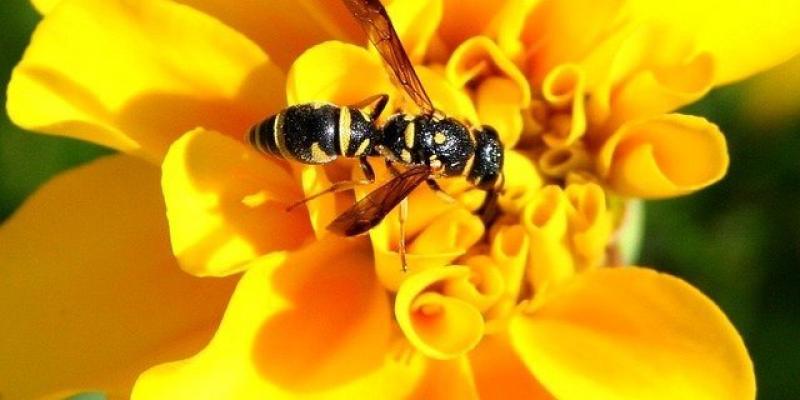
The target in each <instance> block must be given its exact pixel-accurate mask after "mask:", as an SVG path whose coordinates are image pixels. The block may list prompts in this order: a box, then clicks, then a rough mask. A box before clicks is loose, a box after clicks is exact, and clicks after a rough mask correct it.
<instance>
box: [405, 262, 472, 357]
mask: <svg viewBox="0 0 800 400" xmlns="http://www.w3.org/2000/svg"><path fill="white" fill-rule="evenodd" d="M469 276H470V270H469V268H467V267H462V266H448V267H439V268H431V269H427V270H425V271H421V272H418V273H416V274H414V275H411V276H409V277H408V279H406V280H405V281H404V282H403V284H402V285H401V286H400V289H399V290H398V291H397V297H396V298H395V318H396V319H397V323H398V325H399V326H400V329H401V330H402V331H403V333H404V334H405V335H406V338H408V341H409V342H410V343H411V344H412V345H414V347H415V348H416V349H417V350H419V351H420V352H422V353H423V354H425V355H426V356H428V357H431V358H434V359H439V360H448V359H453V358H456V357H458V356H460V355H462V354H465V353H466V352H468V351H469V350H471V349H472V348H473V347H475V346H476V345H477V344H478V342H479V341H480V340H481V337H482V336H483V329H484V325H483V316H481V313H480V311H479V310H478V309H477V308H476V307H475V305H473V304H471V303H469V302H468V301H466V300H464V299H461V298H456V297H449V296H446V295H443V294H441V293H437V292H435V291H431V286H434V285H437V284H443V283H445V282H447V281H452V280H463V279H469Z"/></svg>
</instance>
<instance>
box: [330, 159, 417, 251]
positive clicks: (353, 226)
mask: <svg viewBox="0 0 800 400" xmlns="http://www.w3.org/2000/svg"><path fill="white" fill-rule="evenodd" d="M428 175H430V169H429V168H428V167H427V166H418V167H414V168H410V169H408V170H405V171H403V172H402V173H401V174H400V175H397V176H396V177H394V179H392V180H390V181H389V182H387V183H386V184H384V185H383V186H381V187H379V188H377V189H375V190H373V191H372V192H370V193H369V194H368V195H367V196H366V197H364V198H363V199H361V200H359V201H358V202H357V203H356V204H353V206H352V207H350V208H348V209H347V211H345V212H344V213H342V214H341V215H339V216H338V217H337V218H336V219H335V220H333V222H331V223H330V225H328V230H330V231H332V232H334V233H337V234H339V235H343V236H355V235H359V234H362V233H364V232H366V231H368V230H370V229H372V228H373V227H375V225H378V223H380V222H381V221H382V220H383V218H384V217H386V214H388V213H389V212H390V211H392V209H394V207H395V206H397V204H398V203H400V202H401V201H403V199H405V198H406V197H408V195H409V194H411V192H412V191H413V190H414V188H416V187H417V186H419V185H420V184H421V183H422V182H425V179H427V178H428Z"/></svg>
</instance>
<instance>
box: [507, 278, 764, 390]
mask: <svg viewBox="0 0 800 400" xmlns="http://www.w3.org/2000/svg"><path fill="white" fill-rule="evenodd" d="M537 305H538V306H536V307H533V308H532V309H531V310H530V311H529V312H528V313H522V314H519V315H517V316H516V317H515V318H514V319H513V320H512V322H511V325H510V328H509V329H510V330H509V332H510V337H511V342H512V344H513V346H514V348H515V349H516V350H517V351H518V352H519V356H520V358H521V359H522V361H523V362H524V363H525V365H527V366H528V368H529V369H530V370H531V371H532V372H533V374H534V375H535V376H536V377H537V379H539V381H540V382H542V384H543V385H544V386H545V387H546V388H547V389H548V390H549V391H550V392H551V393H552V394H553V395H554V396H555V397H556V398H559V399H565V400H570V399H587V398H592V399H754V398H755V379H754V375H753V365H752V363H751V362H750V359H749V357H748V355H747V350H746V349H745V347H744V343H743V342H742V339H741V337H739V334H738V333H737V332H736V329H735V328H734V327H733V326H732V325H731V323H730V322H729V321H728V320H727V318H726V317H725V315H724V314H723V313H722V311H721V310H720V309H719V308H718V307H717V306H716V305H715V304H714V303H713V302H712V301H711V300H709V299H708V298H707V297H705V296H704V295H703V294H702V293H700V292H699V291H698V290H697V289H695V288H693V287H691V286H689V284H687V283H686V282H683V281H681V280H679V279H677V278H674V277H671V276H669V275H665V274H660V273H657V272H655V271H653V270H648V269H643V268H633V267H630V268H627V267H626V268H603V269H598V270H594V271H592V272H587V273H584V274H581V275H579V276H578V277H576V278H575V279H574V280H572V281H570V282H569V283H568V284H565V285H563V286H560V287H559V288H555V289H554V290H552V291H548V293H546V294H545V296H544V298H543V299H541V301H537Z"/></svg>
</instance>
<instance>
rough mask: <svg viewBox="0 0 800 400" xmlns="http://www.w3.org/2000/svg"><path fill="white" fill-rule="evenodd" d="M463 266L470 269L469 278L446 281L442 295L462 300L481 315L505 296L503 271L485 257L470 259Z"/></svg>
mask: <svg viewBox="0 0 800 400" xmlns="http://www.w3.org/2000/svg"><path fill="white" fill-rule="evenodd" d="M465 264H466V265H467V266H468V267H469V269H470V275H469V277H465V278H464V279H456V280H448V281H447V282H445V283H444V284H443V285H442V293H443V294H444V295H446V296H450V297H456V298H459V299H462V300H464V301H466V302H468V303H470V304H472V305H473V306H475V308H477V309H478V311H480V312H482V313H483V312H485V311H486V310H488V309H489V308H490V307H492V306H494V305H495V303H497V301H498V300H499V299H500V297H501V296H503V294H505V292H506V288H505V279H504V277H503V272H504V271H501V268H499V266H498V265H497V264H495V263H494V261H492V259H491V258H489V257H488V256H485V255H479V256H475V257H470V258H469V259H467V261H466V262H465Z"/></svg>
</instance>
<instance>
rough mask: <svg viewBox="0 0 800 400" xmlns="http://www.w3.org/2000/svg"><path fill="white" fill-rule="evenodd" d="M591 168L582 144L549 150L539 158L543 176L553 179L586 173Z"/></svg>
mask: <svg viewBox="0 0 800 400" xmlns="http://www.w3.org/2000/svg"><path fill="white" fill-rule="evenodd" d="M556 140H559V141H560V140H561V139H556ZM590 167H591V160H590V158H589V154H588V153H587V151H586V149H585V148H584V147H583V145H582V143H576V144H574V145H572V146H570V147H556V148H548V149H546V150H545V151H544V152H542V155H541V156H540V157H539V170H541V171H542V174H544V175H546V176H550V177H553V178H564V177H565V176H567V175H569V174H572V173H580V172H582V171H584V172H585V171H587V170H589V168H590Z"/></svg>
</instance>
